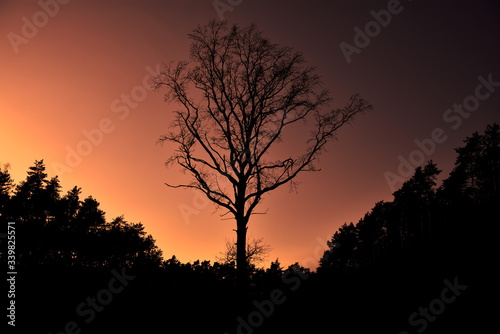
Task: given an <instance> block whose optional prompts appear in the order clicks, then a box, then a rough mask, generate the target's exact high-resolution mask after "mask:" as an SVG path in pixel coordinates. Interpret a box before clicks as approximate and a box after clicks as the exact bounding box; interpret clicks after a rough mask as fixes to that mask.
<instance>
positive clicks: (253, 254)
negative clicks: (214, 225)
mask: <svg viewBox="0 0 500 334" xmlns="http://www.w3.org/2000/svg"><path fill="white" fill-rule="evenodd" d="M236 245H237V244H236V243H235V241H234V240H228V239H227V240H226V249H225V250H224V251H221V252H220V253H219V255H217V256H216V259H217V261H220V262H222V263H232V262H234V263H236V254H237V252H236ZM271 250H272V248H271V246H270V245H269V244H266V243H264V238H259V239H255V238H252V240H250V241H248V242H247V249H246V262H247V264H248V265H249V266H252V265H253V266H255V267H257V266H258V265H260V264H262V263H263V262H264V261H265V260H266V259H267V257H268V256H269V253H270V252H271Z"/></svg>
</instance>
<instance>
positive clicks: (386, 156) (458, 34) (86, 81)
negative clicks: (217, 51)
mask: <svg viewBox="0 0 500 334" xmlns="http://www.w3.org/2000/svg"><path fill="white" fill-rule="evenodd" d="M230 2H231V3H233V5H226V6H228V7H225V8H227V9H229V8H231V10H226V11H224V10H223V9H220V11H224V12H220V14H221V15H222V16H223V17H224V18H225V19H227V20H228V21H229V22H230V23H238V24H241V25H247V24H249V23H252V22H255V23H256V24H257V26H258V27H259V29H261V30H262V31H263V32H264V33H265V35H266V36H268V37H269V38H270V39H271V41H273V42H276V43H280V44H282V45H287V46H291V47H294V48H295V49H296V50H298V51H300V52H302V53H303V54H304V56H305V58H306V60H307V61H308V63H309V64H311V65H314V66H316V68H317V73H318V74H319V75H321V76H322V80H323V84H324V86H325V88H327V89H329V90H330V91H331V96H332V97H333V98H334V100H333V103H332V107H341V106H342V105H343V104H345V102H346V101H347V98H348V97H349V96H350V95H351V94H354V93H360V94H361V96H362V97H363V98H365V99H367V100H369V101H370V102H371V103H372V104H373V105H374V108H375V109H374V111H372V112H370V113H369V114H366V115H364V116H362V117H360V118H359V119H358V120H357V121H356V122H355V123H354V124H353V125H352V126H351V125H349V126H346V127H344V128H342V129H341V131H340V132H339V133H338V141H336V142H332V143H331V144H330V145H328V151H327V152H325V153H324V154H322V156H321V159H320V162H319V164H318V167H320V168H321V171H320V172H316V173H309V174H302V175H300V176H299V178H298V181H299V182H301V184H300V185H299V188H298V191H297V192H295V191H293V192H290V191H289V188H288V187H287V186H284V187H283V188H281V189H279V190H277V191H275V192H273V193H271V194H269V195H268V196H266V197H265V198H264V201H263V202H262V203H261V204H260V209H259V210H258V211H260V212H264V211H266V210H267V214H266V215H256V216H254V217H252V219H251V221H250V224H249V233H250V235H251V236H253V237H255V238H260V237H263V238H264V240H265V241H266V242H267V243H268V244H270V245H271V246H272V248H273V251H272V253H271V255H270V257H269V261H272V260H274V259H275V258H277V257H279V259H280V261H281V262H282V264H284V265H289V264H291V263H294V262H296V261H298V262H300V263H301V264H303V265H304V266H307V267H312V268H315V266H316V265H317V259H319V257H320V256H321V255H322V249H324V248H325V242H326V240H328V239H329V238H331V236H332V235H333V233H334V232H335V231H336V230H337V228H338V227H339V226H340V225H341V224H343V223H344V222H351V221H352V222H357V221H358V220H359V218H361V217H362V216H363V215H364V214H365V213H366V212H367V211H369V210H370V209H371V208H372V207H373V205H374V204H375V203H376V202H377V201H380V200H392V195H391V194H392V192H393V190H395V189H394V187H391V185H390V184H389V183H388V181H387V179H386V176H387V172H390V173H392V174H391V175H393V176H394V175H398V168H399V167H400V164H401V159H400V158H404V159H406V160H407V161H413V162H415V161H417V160H419V157H420V156H424V157H425V159H424V161H423V163H425V162H426V161H427V160H430V159H432V160H434V161H435V162H436V163H437V164H438V167H440V168H441V169H443V173H442V176H443V177H446V176H447V175H448V173H449V172H450V170H451V168H452V167H453V163H454V159H455V152H454V151H453V148H455V147H458V146H461V145H462V140H463V139H464V138H465V137H466V136H468V135H470V134H471V133H472V132H474V131H476V130H477V131H483V130H484V128H485V127H486V125H487V124H491V123H493V122H499V121H500V117H499V115H500V114H499V112H500V61H499V59H500V45H499V41H500V20H499V19H498V18H499V17H500V5H498V2H497V1H440V2H439V3H440V4H439V5H437V4H436V1H423V0H419V1H416V0H415V1H410V0H407V1H401V2H400V3H399V2H397V1H349V2H348V1H326V0H322V1H320V0H317V1H285V0H283V1H254V0H243V1H236V0H233V1H228V0H220V1H215V2H214V1H212V0H203V1H202V0H200V1H194V0H182V1H179V0H175V1H172V0H135V1H127V0H115V1H92V0H72V1H67V0H65V1H63V0H60V1H59V2H57V1H56V0H41V1H40V2H38V1H34V0H33V1H26V0H21V1H13V0H12V1H10V0H2V1H0V164H2V165H3V164H5V163H9V164H10V166H11V173H12V175H13V178H14V180H15V181H16V182H19V181H21V180H23V179H24V178H25V175H26V170H27V169H28V168H29V166H31V165H32V164H33V162H34V160H38V159H44V161H45V163H46V165H47V173H48V174H49V177H52V176H55V175H56V174H58V175H59V177H60V179H61V185H62V187H63V193H66V191H67V190H69V189H71V188H72V187H73V186H75V185H77V186H79V187H82V188H83V196H82V197H86V196H88V195H92V196H94V197H95V198H96V199H97V200H98V201H99V202H100V203H101V208H102V209H103V210H104V211H106V216H107V218H108V220H111V219H112V218H114V217H116V216H119V215H122V214H123V215H124V216H125V219H127V220H128V221H131V222H142V223H143V224H144V226H145V227H146V230H147V232H148V233H150V234H152V235H153V237H154V238H155V239H156V241H157V245H158V246H159V247H160V248H161V249H162V250H163V252H164V257H165V258H166V259H167V258H170V257H171V256H172V255H174V254H175V255H176V256H177V257H178V258H179V259H180V260H181V261H182V262H188V261H191V262H192V261H194V260H196V259H201V260H203V259H208V260H212V261H213V260H214V258H215V255H216V254H217V253H218V252H219V251H220V250H222V249H223V248H224V245H225V239H227V238H232V237H234V236H235V233H234V232H233V229H234V228H235V223H234V221H231V220H221V217H220V214H222V213H224V211H216V210H215V207H214V206H213V205H211V204H209V203H208V202H206V201H203V197H201V196H199V195H198V196H197V195H196V194H195V193H193V192H192V191H189V190H178V189H171V188H167V187H166V186H165V185H164V183H165V182H169V183H175V180H176V179H178V178H179V177H182V173H181V172H180V170H179V169H178V168H177V167H175V166H174V167H173V168H170V169H167V168H166V167H165V166H164V162H165V160H166V159H167V158H168V156H169V153H170V152H171V151H172V147H170V146H163V147H162V146H161V145H158V144H157V143H156V142H157V140H158V138H159V137H160V136H161V135H162V134H164V133H165V132H166V130H167V126H168V124H169V122H170V121H171V120H172V113H171V111H172V107H171V106H170V107H169V105H168V104H167V103H165V102H164V101H163V93H164V92H162V91H159V92H156V91H152V90H150V86H151V80H150V78H151V75H152V74H154V73H155V72H156V71H158V69H160V68H161V64H162V63H164V62H165V63H166V62H169V61H179V60H187V59H188V50H189V40H188V38H187V34H188V33H189V32H191V31H192V30H193V29H194V28H195V27H196V26H197V25H198V24H205V23H207V22H208V20H210V19H220V15H219V13H218V12H217V10H216V6H215V5H217V4H219V5H220V4H221V3H222V4H228V3H230ZM214 4H215V5H214ZM235 4H237V5H235ZM220 6H222V5H220ZM44 8H45V9H44ZM221 8H223V7H221ZM381 11H383V12H381ZM387 13H389V15H390V17H389V16H387V15H386V14H387ZM377 18H378V20H379V21H380V22H382V23H375V22H376V19H377ZM370 21H373V22H372V24H370ZM367 23H368V25H367ZM366 27H368V29H369V31H368V34H369V35H371V37H370V36H368V37H367V38H369V41H367V40H366V38H365V39H363V37H360V36H357V37H356V35H357V34H359V31H361V32H364V31H365V28H366ZM370 29H371V30H370ZM347 44H348V45H350V46H349V47H347V46H346V45H347ZM342 45H343V48H342V47H341V46H342ZM346 48H347V50H356V52H354V51H353V52H351V53H350V54H349V55H348V57H346V55H347V54H348V53H349V52H347V53H346V51H345V50H346ZM342 50H344V52H343V51H342ZM347 58H350V59H347ZM348 60H349V61H348ZM488 82H489V83H488ZM480 85H481V86H482V87H479V86H480ZM460 104H465V106H464V107H463V108H462V109H461V111H459V109H458V107H459V106H458V105H460ZM457 106H458V107H457ZM449 109H451V110H450V111H448V110H449ZM468 110H471V111H468ZM436 129H438V130H436ZM439 129H441V130H439ZM433 132H434V133H435V138H438V139H439V140H438V139H435V140H432V139H431V138H432V137H433ZM436 133H437V134H439V135H436ZM89 138H90V139H89ZM415 141H418V142H423V143H427V146H425V147H424V150H425V149H431V146H435V149H432V150H431V151H433V152H427V153H425V152H424V153H418V152H416V150H419V151H420V152H422V150H423V149H419V147H418V146H417V144H416V143H415ZM431 141H432V142H433V144H429V143H430V142H431ZM438 141H439V142H438ZM285 146H286V145H285ZM285 148H286V147H285ZM78 152H81V153H82V154H79V153H78ZM410 163H411V162H410ZM415 166H416V165H415ZM415 166H413V167H415ZM399 169H400V170H401V168H399ZM402 177H403V179H407V177H406V176H404V175H403V176H402ZM400 185H401V183H397V184H395V186H396V187H399V186H400ZM82 199H83V198H82ZM181 209H184V210H191V211H190V212H191V213H192V214H191V215H186V214H184V215H183V214H182V213H181V211H182V210H181ZM18 237H19V238H20V237H22V236H18ZM312 259H314V261H313V260H312ZM269 261H268V262H269ZM267 265H268V263H266V266H267Z"/></svg>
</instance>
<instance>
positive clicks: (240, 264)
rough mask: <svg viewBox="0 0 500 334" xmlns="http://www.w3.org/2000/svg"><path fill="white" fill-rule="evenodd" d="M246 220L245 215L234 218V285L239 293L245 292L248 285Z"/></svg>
mask: <svg viewBox="0 0 500 334" xmlns="http://www.w3.org/2000/svg"><path fill="white" fill-rule="evenodd" d="M247 222H248V219H246V218H245V217H237V218H236V225H237V229H236V285H237V287H238V290H239V292H240V293H242V294H245V292H246V291H247V288H248V286H249V273H248V263H247V250H246V247H247Z"/></svg>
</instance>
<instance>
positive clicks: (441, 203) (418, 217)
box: [0, 124, 500, 334]
mask: <svg viewBox="0 0 500 334" xmlns="http://www.w3.org/2000/svg"><path fill="white" fill-rule="evenodd" d="M499 142H500V128H499V126H498V125H497V124H494V125H490V126H488V127H487V128H486V130H485V132H484V133H483V134H479V133H474V134H473V135H472V136H471V137H468V138H466V139H465V141H464V146H463V147H461V148H458V149H456V152H457V154H458V156H457V160H456V163H455V167H454V169H453V171H452V172H451V173H450V175H449V176H448V177H447V178H446V179H444V180H443V181H442V183H441V185H438V180H439V179H438V177H439V175H440V172H441V171H440V170H439V169H438V167H437V166H436V164H434V163H433V162H432V161H429V162H428V163H427V164H426V165H425V166H423V167H418V168H416V170H415V173H414V175H413V176H412V177H411V178H410V179H409V180H408V181H406V182H405V183H404V184H403V186H402V187H401V188H400V189H399V190H397V191H396V192H394V194H393V195H394V200H393V201H391V202H378V203H376V204H375V206H374V207H373V208H372V210H371V211H370V212H368V213H367V214H366V215H365V216H364V217H363V218H362V219H360V220H359V222H358V223H357V224H353V223H349V224H347V223H346V224H344V225H343V226H342V227H341V228H340V229H339V230H338V231H337V232H335V233H334V235H333V237H332V239H331V240H330V241H329V242H328V247H329V249H328V251H327V252H325V254H324V256H323V257H322V258H321V259H320V267H319V268H318V270H317V272H310V271H309V270H308V269H306V268H303V267H301V266H300V265H299V264H298V263H296V264H294V265H292V266H290V267H289V268H287V269H286V270H284V268H283V267H282V266H281V264H280V263H279V261H278V259H276V261H274V262H273V263H271V265H270V267H269V268H268V269H262V268H261V269H259V268H255V267H254V268H252V273H251V279H250V281H251V291H250V292H249V295H248V296H247V298H246V299H244V300H242V299H239V298H241V296H240V295H238V294H236V293H235V291H236V288H235V282H236V280H235V277H236V270H235V264H234V262H229V263H223V264H221V263H218V262H215V263H213V264H212V263H211V262H210V261H195V262H194V263H181V262H180V261H179V260H178V259H177V258H176V257H175V256H172V257H171V258H170V259H168V260H165V261H164V260H163V259H162V257H161V251H160V250H159V249H158V248H157V247H156V246H155V241H154V239H153V238H152V236H150V235H146V232H145V231H144V227H143V226H142V224H133V223H129V222H127V221H126V220H125V219H124V217H123V216H121V217H117V218H115V219H113V220H112V221H111V222H107V221H106V219H105V216H104V212H103V211H102V210H101V209H100V205H99V202H97V201H96V200H95V199H94V198H92V197H87V198H85V199H83V200H81V199H80V194H81V189H80V188H77V187H74V188H73V189H71V190H70V191H68V192H67V193H66V194H65V195H62V196H61V193H60V188H61V187H60V185H59V180H58V179H57V177H54V178H51V179H48V178H47V175H46V174H45V167H44V164H43V161H36V162H35V164H34V166H33V167H30V169H29V171H28V174H27V177H26V180H24V181H22V182H20V183H19V184H18V185H15V184H14V182H13V180H12V178H11V177H10V174H9V170H8V168H7V167H4V168H3V169H1V170H0V200H1V202H0V214H1V216H0V218H1V222H2V225H5V224H6V222H8V221H15V222H16V230H17V234H16V235H17V238H18V239H17V240H18V244H17V245H16V246H17V257H18V270H17V271H18V276H17V277H18V281H17V283H16V284H17V291H18V295H17V296H16V303H17V305H18V309H17V314H18V315H17V323H18V325H19V328H20V329H21V330H24V329H25V330H34V329H36V332H45V333H47V332H50V331H52V333H59V332H64V331H65V329H64V328H65V326H67V324H68V323H69V322H70V321H74V322H75V323H76V324H77V326H78V329H81V332H82V333H105V332H106V333H108V332H120V333H143V332H148V331H159V330H161V331H168V330H175V329H182V331H183V332H187V333H198V332H202V333H221V334H222V333H225V332H227V333H231V334H233V333H282V332H283V333H285V332H286V333H303V332H308V333H316V332H323V331H328V332H335V333H365V332H376V333H378V332H380V333H382V332H384V333H400V332H402V331H407V332H408V333H417V332H419V331H417V330H421V332H423V331H424V330H425V333H448V332H457V331H459V330H462V329H464V328H466V327H467V326H473V327H472V328H474V332H482V330H484V329H487V326H490V325H491V319H493V318H494V316H493V314H492V313H493V311H492V310H490V311H488V310H489V308H487V307H485V305H484V301H485V300H486V299H487V298H486V297H485V296H494V295H495V294H496V292H494V291H493V290H494V289H495V285H494V284H493V277H495V276H494V275H493V267H494V262H493V261H494V257H493V254H494V253H493V247H494V240H493V238H494V236H495V233H494V232H493V230H494V227H495V224H496V223H498V222H499V221H500V220H499V218H500V217H499V214H498V212H499V210H498V208H500V194H499V179H500V146H499ZM0 255H1V258H2V266H4V267H5V261H6V257H5V255H6V253H5V247H3V246H2V249H1V252H0ZM122 270H124V271H123V273H124V272H125V271H126V273H127V275H129V277H130V281H129V282H128V283H127V284H126V286H124V288H123V289H122V290H121V291H120V292H118V293H113V294H112V300H110V301H109V303H108V304H106V305H101V306H102V309H101V310H100V311H94V317H92V319H91V320H90V311H88V310H90V308H87V309H85V310H87V311H88V312H87V313H86V314H84V315H82V312H81V311H82V309H80V312H79V311H78V307H79V306H80V305H82V303H87V302H88V300H89V299H88V298H97V300H99V298H101V299H102V298H104V297H103V296H104V295H105V294H103V292H102V291H104V290H109V289H110V281H112V280H113V277H116V275H117V273H120V272H122ZM444 280H448V281H449V282H453V281H454V280H458V282H460V284H462V285H466V286H467V289H466V290H465V291H463V293H462V294H461V295H460V297H458V298H456V300H455V301H454V302H453V303H451V304H447V305H446V309H445V311H444V312H443V313H442V314H441V315H439V316H438V317H436V318H435V319H433V320H432V321H427V324H426V327H425V328H423V326H422V323H420V327H419V326H412V325H411V324H410V323H409V317H410V316H411V314H413V313H414V312H417V311H418V310H419V308H421V307H426V306H427V305H429V303H430V302H432V301H433V300H435V299H436V298H441V292H442V289H443V287H445V285H444V283H443V282H444ZM115 283H116V282H115ZM105 301H106V302H107V300H106V299H105ZM87 307H88V306H87ZM488 319H490V320H488ZM86 320H90V321H88V323H87V321H86ZM242 324H243V325H242ZM249 324H250V325H249ZM251 324H253V325H251ZM402 333H405V332H402Z"/></svg>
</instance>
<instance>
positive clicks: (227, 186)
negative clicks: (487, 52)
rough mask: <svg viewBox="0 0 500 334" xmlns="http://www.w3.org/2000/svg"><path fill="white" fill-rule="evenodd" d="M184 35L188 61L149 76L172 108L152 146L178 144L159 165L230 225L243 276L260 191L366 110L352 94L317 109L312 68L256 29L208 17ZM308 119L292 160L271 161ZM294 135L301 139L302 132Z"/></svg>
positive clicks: (309, 167)
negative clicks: (287, 134)
mask: <svg viewBox="0 0 500 334" xmlns="http://www.w3.org/2000/svg"><path fill="white" fill-rule="evenodd" d="M189 38H190V39H191V40H192V43H191V48H190V58H191V62H186V61H182V62H179V63H177V64H174V63H170V64H168V65H166V66H165V68H164V71H163V72H162V73H161V74H160V75H159V76H158V77H157V78H156V81H155V86H156V88H157V89H159V88H161V87H163V86H165V87H166V89H167V93H166V95H165V97H166V100H167V101H172V102H175V103H177V104H178V105H179V109H178V110H176V111H174V113H175V119H174V121H173V122H172V124H171V125H170V130H169V132H168V133H167V134H165V135H163V136H162V137H161V138H160V140H159V141H160V142H161V143H164V142H169V143H173V144H175V145H176V146H177V149H176V150H175V152H174V153H173V154H172V155H171V156H170V158H169V159H168V160H167V163H166V165H167V166H170V165H172V164H177V165H179V166H181V167H182V169H183V170H184V171H186V172H188V174H189V175H190V176H191V177H192V178H191V181H190V182H188V183H186V184H167V185H168V186H169V187H173V188H193V189H197V190H199V191H201V192H203V193H204V194H205V195H206V196H207V198H209V199H210V200H211V201H212V202H214V203H215V204H216V205H217V206H219V207H221V208H224V209H225V210H227V212H226V213H224V215H226V214H230V215H231V216H232V218H234V219H235V220H236V238H237V247H236V248H237V250H236V266H237V276H238V281H239V282H240V284H242V285H245V284H246V283H245V281H246V277H247V255H246V235H247V224H248V221H249V219H250V216H251V215H252V214H255V213H256V212H255V208H256V207H257V205H258V204H259V202H260V201H261V200H262V198H263V196H264V194H266V193H268V192H270V191H272V190H274V189H276V188H278V187H280V186H282V185H284V184H287V183H289V184H292V185H293V180H294V178H295V177H296V176H297V175H298V174H299V173H300V172H306V171H317V170H318V169H317V168H316V167H315V165H314V163H315V162H316V160H317V158H318V155H319V154H320V152H321V151H322V150H323V149H324V147H325V144H326V143H327V142H328V141H330V140H331V139H333V138H334V135H335V133H336V131H337V130H338V129H339V128H340V127H341V126H343V125H344V124H346V123H348V122H349V121H351V120H352V119H353V118H354V116H356V115H357V114H359V113H362V112H364V111H366V110H368V109H371V108H372V107H371V105H369V104H368V103H367V102H366V101H365V100H363V99H362V98H360V97H359V96H358V95H353V96H352V97H351V98H350V100H349V103H348V104H347V105H346V106H345V107H343V108H340V109H334V110H329V111H328V110H324V109H325V108H324V107H325V106H326V105H327V103H328V102H329V100H330V98H329V97H328V92H327V90H325V89H322V88H321V84H320V78H319V76H318V75H316V74H315V73H314V68H313V67H310V66H306V64H305V60H304V57H303V56H302V55H301V54H300V53H298V52H295V51H294V50H293V49H292V48H290V47H283V46H279V45H277V44H273V43H271V42H270V41H269V40H268V39H267V38H265V37H264V36H263V34H262V33H261V32H260V31H259V30H258V29H257V28H256V26H255V25H250V26H248V27H239V26H238V25H232V26H230V25H229V24H228V23H227V22H219V21H211V22H209V23H208V24H206V25H204V26H198V27H197V28H196V29H195V30H194V31H193V32H192V33H191V34H189ZM305 120H309V123H308V124H307V126H308V127H309V128H310V129H312V130H311V133H310V135H309V136H308V137H307V132H306V131H301V132H303V134H304V135H305V137H304V139H305V143H306V146H307V147H306V148H304V150H303V152H302V153H300V154H298V155H292V154H291V153H289V154H286V155H284V156H282V157H277V156H275V155H272V154H270V149H271V148H272V147H273V146H275V144H277V143H279V142H280V141H281V139H282V136H283V131H284V130H285V129H288V128H292V126H293V125H294V124H300V123H299V122H301V121H305ZM301 135H302V133H301Z"/></svg>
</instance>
